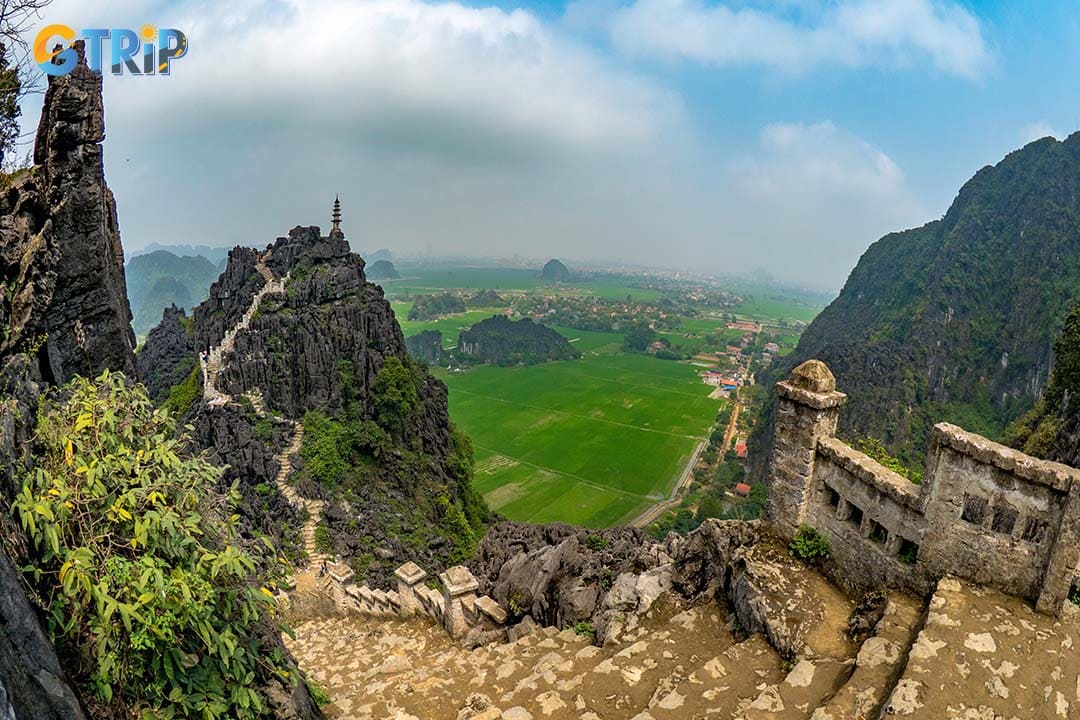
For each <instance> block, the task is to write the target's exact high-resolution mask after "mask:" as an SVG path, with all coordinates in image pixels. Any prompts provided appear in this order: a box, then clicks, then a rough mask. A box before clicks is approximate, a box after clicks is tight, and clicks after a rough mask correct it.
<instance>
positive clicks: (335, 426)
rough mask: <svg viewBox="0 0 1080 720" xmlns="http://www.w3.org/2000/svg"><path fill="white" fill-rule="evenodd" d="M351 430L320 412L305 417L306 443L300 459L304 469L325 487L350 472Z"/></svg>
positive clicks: (334, 483)
mask: <svg viewBox="0 0 1080 720" xmlns="http://www.w3.org/2000/svg"><path fill="white" fill-rule="evenodd" d="M349 446H350V437H349V432H348V429H347V428H346V426H345V425H344V424H342V423H341V422H339V421H337V420H333V419H331V418H328V417H326V415H324V414H322V413H320V412H309V413H307V414H305V415H304V444H303V446H302V447H301V448H300V456H301V457H302V458H303V459H304V468H305V469H306V471H307V472H308V473H310V474H311V476H312V477H313V478H314V479H315V481H316V482H318V483H319V484H320V485H322V486H323V487H327V488H333V487H336V486H337V485H338V484H339V483H340V482H341V479H342V477H343V476H344V475H345V472H346V471H347V470H348V469H349V467H350V463H349V457H348V453H349Z"/></svg>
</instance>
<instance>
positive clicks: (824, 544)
mask: <svg viewBox="0 0 1080 720" xmlns="http://www.w3.org/2000/svg"><path fill="white" fill-rule="evenodd" d="M788 552H790V553H791V554H792V555H793V556H794V557H797V558H799V559H800V560H804V561H809V560H815V559H817V558H822V559H824V558H827V557H829V552H830V551H829V541H828V540H827V539H825V537H824V536H822V535H821V534H820V533H819V532H818V531H817V530H815V529H814V528H812V527H810V526H809V525H800V526H799V531H798V532H797V533H795V537H794V539H792V541H791V543H790V544H789V545H788Z"/></svg>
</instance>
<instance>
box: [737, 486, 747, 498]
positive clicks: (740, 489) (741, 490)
mask: <svg viewBox="0 0 1080 720" xmlns="http://www.w3.org/2000/svg"><path fill="white" fill-rule="evenodd" d="M735 494H736V495H738V496H740V497H747V496H748V495H749V494H750V486H749V485H747V484H746V483H736V484H735Z"/></svg>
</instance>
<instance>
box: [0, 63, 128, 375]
mask: <svg viewBox="0 0 1080 720" xmlns="http://www.w3.org/2000/svg"><path fill="white" fill-rule="evenodd" d="M76 49H77V50H78V52H79V64H78V65H77V66H76V67H75V69H74V70H72V72H71V73H69V74H67V75H65V76H63V77H53V78H50V79H49V87H48V90H46V92H45V105H44V109H43V111H42V114H41V123H40V125H39V126H38V132H37V141H36V145H35V147H34V162H35V163H36V164H35V166H34V167H33V168H30V169H28V170H26V171H23V172H21V173H19V174H17V176H16V177H15V178H14V179H13V180H12V181H11V184H10V186H8V187H7V189H6V190H5V191H4V192H2V193H0V281H2V283H0V284H2V286H3V288H4V290H3V291H2V292H0V325H3V326H4V328H5V330H6V332H5V333H4V334H3V339H2V340H0V356H3V355H9V354H12V353H14V352H19V351H25V350H30V349H33V350H35V355H36V357H37V359H38V362H39V363H40V365H41V374H42V376H43V378H44V379H45V380H46V381H48V382H57V383H62V382H65V381H67V380H69V379H71V377H72V376H74V375H76V374H81V375H88V376H93V375H96V374H97V373H99V372H100V371H101V370H102V369H104V368H112V369H114V370H121V371H124V372H126V373H128V374H131V375H133V374H134V371H135V355H134V349H135V336H134V334H133V333H132V331H131V326H130V323H131V311H130V309H129V308H128V304H127V292H126V288H125V284H124V264H123V248H122V247H121V245H120V233H119V230H118V227H117V222H116V202H115V200H114V199H113V195H112V192H111V191H110V190H109V188H108V186H107V185H106V184H105V171H104V165H103V162H102V148H101V142H102V140H104V138H105V120H104V110H103V105H102V99H101V76H100V75H97V74H95V73H93V72H91V70H90V69H89V68H88V67H87V66H86V62H85V58H84V57H83V55H82V44H81V42H79V43H76ZM46 338H47V339H46Z"/></svg>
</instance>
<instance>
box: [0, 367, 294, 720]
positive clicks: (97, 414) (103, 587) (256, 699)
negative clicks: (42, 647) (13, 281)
mask: <svg viewBox="0 0 1080 720" xmlns="http://www.w3.org/2000/svg"><path fill="white" fill-rule="evenodd" d="M68 391H69V392H70V396H69V397H68V398H67V399H66V400H60V399H56V398H50V399H46V400H44V401H43V403H42V406H41V408H40V410H39V414H38V425H37V439H38V441H39V442H40V443H41V447H42V450H43V452H42V455H41V457H40V462H39V465H38V467H37V468H36V469H35V470H34V471H33V472H32V473H30V474H29V475H28V476H27V477H26V479H25V481H24V484H23V487H22V490H21V492H20V493H19V494H18V495H17V496H16V497H15V498H14V501H13V503H12V509H13V512H14V514H15V515H16V517H17V518H18V519H19V522H20V523H21V525H22V527H23V529H24V530H25V531H26V534H27V537H28V538H29V539H30V542H31V543H32V546H33V549H34V550H35V551H36V559H35V560H36V561H35V564H34V565H32V566H30V567H28V568H26V572H27V574H28V575H29V576H30V578H31V579H32V581H33V582H32V584H33V587H34V588H35V590H36V593H37V599H38V601H39V602H40V603H41V605H42V608H43V610H44V612H45V616H46V619H47V627H48V631H49V633H50V635H51V637H52V639H53V641H54V642H55V643H56V644H57V646H58V648H59V649H60V651H61V652H62V653H63V654H64V655H66V656H68V657H71V658H73V662H74V664H75V667H76V671H77V672H76V674H77V676H79V679H80V680H81V681H82V682H84V683H86V684H88V685H89V686H90V687H92V688H93V690H94V692H95V693H96V694H97V697H98V698H99V699H100V700H101V701H103V702H105V703H114V704H118V705H119V706H120V707H124V708H126V710H127V712H126V713H125V715H128V716H138V715H140V714H141V715H142V716H143V717H154V718H202V719H203V720H213V719H216V718H226V717H228V718H243V719H247V718H257V717H264V716H266V715H267V713H268V709H267V703H266V700H265V699H264V697H263V696H262V694H261V693H260V691H259V690H258V687H259V686H260V685H263V684H265V683H266V682H267V681H269V680H270V679H271V678H274V677H277V678H280V679H286V678H287V677H288V676H289V672H290V671H289V665H288V663H287V662H286V659H285V657H284V654H283V653H282V652H281V651H280V650H278V649H273V650H270V651H267V649H266V648H265V647H263V646H261V644H260V640H259V637H260V636H261V635H263V633H262V632H259V629H258V627H257V626H259V625H260V624H262V623H264V622H268V620H269V617H270V614H271V610H272V607H273V594H272V592H271V591H270V590H269V589H268V588H267V586H266V583H267V582H268V580H269V579H268V578H266V577H263V576H260V574H259V573H258V572H257V568H258V567H259V560H260V558H259V557H258V556H257V555H253V554H251V553H250V552H249V551H248V550H246V549H244V547H242V546H241V544H240V540H239V532H238V521H239V516H238V515H236V514H231V507H232V503H233V502H234V500H235V499H236V497H237V494H236V488H235V487H234V488H233V492H232V493H231V494H230V496H224V495H222V493H220V492H219V491H218V490H217V482H218V479H219V475H220V470H219V469H218V468H216V467H214V466H213V465H210V464H209V463H208V462H206V461H205V460H204V459H202V458H186V457H184V456H182V454H181V448H182V447H183V445H184V443H185V441H186V438H183V437H179V438H178V437H177V436H176V432H175V426H174V422H173V420H172V418H171V415H170V414H169V413H168V412H166V411H162V410H157V411H155V410H154V408H153V406H152V404H151V402H150V400H149V398H147V397H146V395H145V391H144V390H143V389H142V387H141V386H138V385H136V386H130V387H129V386H128V384H127V381H126V380H125V379H124V377H123V376H122V375H119V374H110V373H108V372H105V373H103V374H102V375H101V376H100V377H99V378H98V379H96V380H94V381H90V380H86V379H83V378H76V379H75V380H73V381H72V383H71V384H70V385H69V387H68ZM256 547H258V546H256ZM273 632H274V631H273V630H271V634H273Z"/></svg>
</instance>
